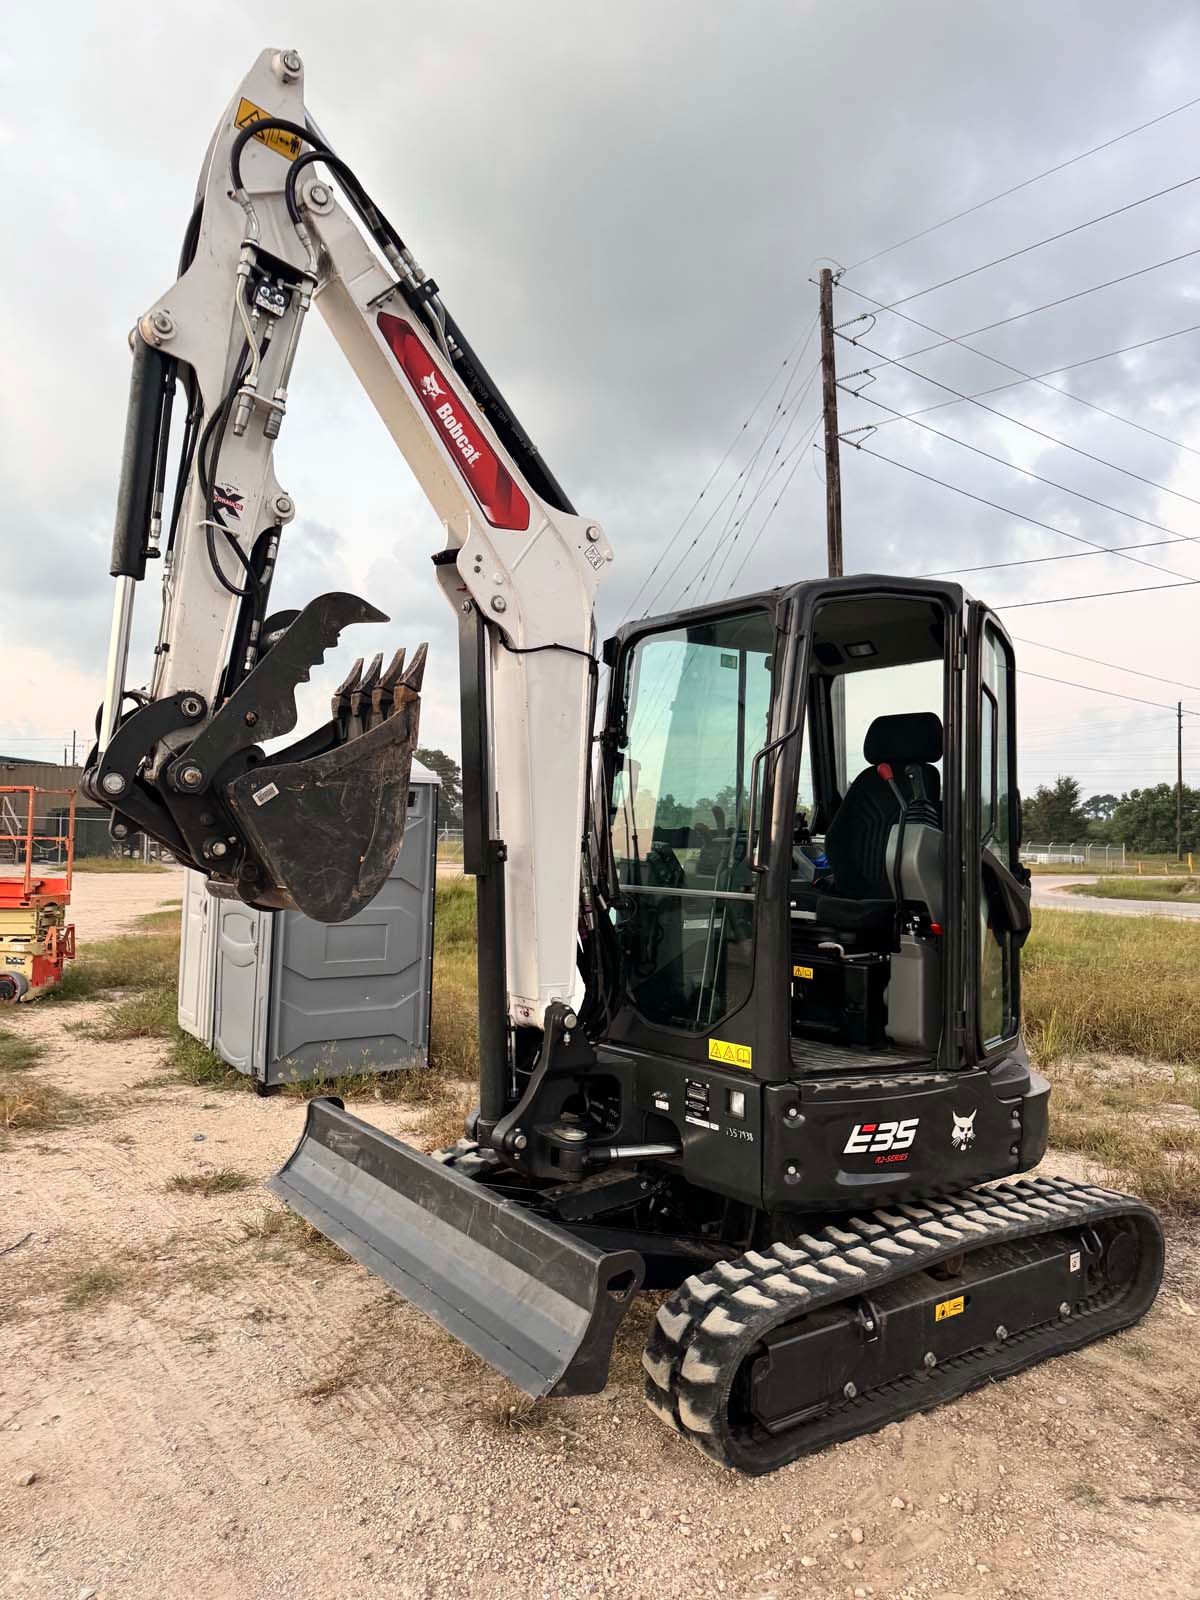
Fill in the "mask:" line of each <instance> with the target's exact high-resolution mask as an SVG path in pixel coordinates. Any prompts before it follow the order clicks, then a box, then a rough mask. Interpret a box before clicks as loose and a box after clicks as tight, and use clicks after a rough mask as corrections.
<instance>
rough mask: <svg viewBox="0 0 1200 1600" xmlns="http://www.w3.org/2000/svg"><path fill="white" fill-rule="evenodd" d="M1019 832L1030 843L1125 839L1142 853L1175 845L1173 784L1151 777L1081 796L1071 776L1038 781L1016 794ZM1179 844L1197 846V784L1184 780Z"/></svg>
mask: <svg viewBox="0 0 1200 1600" xmlns="http://www.w3.org/2000/svg"><path fill="white" fill-rule="evenodd" d="M1021 837H1022V838H1023V839H1024V840H1025V841H1026V842H1027V843H1030V844H1046V843H1049V842H1050V841H1051V840H1054V841H1056V842H1061V843H1064V844H1067V843H1085V842H1088V841H1092V842H1095V843H1096V844H1124V845H1128V846H1129V848H1130V849H1131V850H1141V851H1144V852H1145V853H1146V854H1147V855H1159V854H1168V855H1169V854H1173V853H1174V850H1175V785H1174V784H1173V783H1156V784H1154V785H1153V786H1152V787H1151V788H1148V789H1130V791H1129V792H1128V794H1122V795H1115V794H1093V795H1089V796H1088V797H1087V799H1086V800H1085V799H1084V798H1083V795H1082V791H1081V788H1080V785H1079V781H1078V780H1077V779H1076V778H1068V777H1059V778H1056V779H1055V781H1054V782H1053V783H1052V784H1041V785H1040V786H1039V787H1038V788H1037V789H1036V790H1035V791H1034V793H1033V794H1032V795H1029V796H1024V797H1022V800H1021ZM1183 848H1184V851H1185V852H1186V851H1188V850H1195V849H1197V848H1200V789H1192V788H1189V786H1188V785H1187V784H1184V786H1183Z"/></svg>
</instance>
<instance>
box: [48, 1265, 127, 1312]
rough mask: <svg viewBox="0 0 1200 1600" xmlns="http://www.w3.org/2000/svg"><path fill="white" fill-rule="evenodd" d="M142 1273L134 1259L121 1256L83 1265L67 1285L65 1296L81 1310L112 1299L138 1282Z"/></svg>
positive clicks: (64, 1291) (68, 1303)
mask: <svg viewBox="0 0 1200 1600" xmlns="http://www.w3.org/2000/svg"><path fill="white" fill-rule="evenodd" d="M138 1276H139V1274H138V1270H137V1266H136V1264H135V1263H134V1262H132V1261H127V1260H125V1259H123V1258H117V1259H115V1260H113V1261H102V1262H99V1263H98V1264H96V1265H94V1266H90V1267H85V1268H83V1270H82V1271H80V1272H77V1273H76V1274H75V1275H74V1276H73V1277H71V1278H68V1279H67V1281H66V1283H65V1284H64V1285H63V1291H62V1294H63V1299H64V1300H65V1301H66V1303H67V1305H69V1306H73V1307H74V1308H75V1309H76V1310H78V1309H79V1308H80V1307H82V1306H94V1305H96V1304H98V1303H99V1302H101V1301H105V1300H112V1299H114V1298H115V1297H116V1296H117V1295H119V1294H123V1293H124V1292H125V1291H126V1290H127V1289H130V1288H132V1287H133V1286H134V1284H135V1282H136V1281H137V1278H138Z"/></svg>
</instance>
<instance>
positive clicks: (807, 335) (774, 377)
mask: <svg viewBox="0 0 1200 1600" xmlns="http://www.w3.org/2000/svg"><path fill="white" fill-rule="evenodd" d="M817 317H818V314H817V313H814V314H813V317H812V320H811V321H810V322H809V324H808V328H807V330H806V331H805V332H804V333H803V334H801V335H800V337H799V338H798V339H797V340H796V342H795V344H793V346H792V348H791V349H790V350H789V351H788V353H787V355H785V356H784V358H783V360H782V362H781V363H780V365H779V367H778V369H777V370H776V371H775V372H773V373H772V374H771V378H770V381H769V382H768V384H767V386H766V388H765V389H764V390H763V392H762V393H761V394H760V395H759V397H758V399H757V400H756V401H755V402H754V405H753V407H752V408H751V411H750V415H749V416H748V417H747V418H746V420H745V422H743V423H742V425H741V427H740V428H739V429H738V430H737V432H736V433H735V434H734V436H733V438H732V440H731V441H730V443H729V446H728V448H727V449H726V451H725V454H724V455H723V456H722V457H721V459H720V461H718V462H717V464H716V466H715V467H714V468H713V470H712V472H711V473H710V474H709V477H708V481H707V482H706V483H705V485H704V487H703V489H701V491H700V493H699V494H698V495H697V496H696V498H695V500H693V501H692V504H691V505H690V506H689V507H688V509H687V511H686V512H685V513H684V516H683V520H682V521H681V522H680V524H679V526H678V527H677V528H676V529H675V532H674V533H673V534H672V535H671V537H670V538H669V539H668V540H667V542H666V544H665V545H664V546H663V548H662V550H661V551H660V552H659V555H658V558H657V560H656V561H655V562H654V565H653V566H652V567H651V568H650V571H649V572H648V573H647V574H646V576H645V577H644V578H643V580H642V582H641V585H640V587H639V588H638V591H637V593H636V594H635V595H634V597H633V599H632V600H631V601H630V602H629V604H628V606H627V607H626V608H625V611H624V614H623V615H622V617H621V620H620V622H618V623H617V627H618V628H619V627H620V626H621V625H622V623H624V622H625V621H626V619H627V618H628V617H629V616H630V615H631V614H632V612H633V609H634V607H635V606H636V605H637V603H638V601H639V600H640V599H641V597H642V595H643V594H644V593H645V592H646V590H647V589H648V588H649V586H650V584H651V583H652V582H653V579H654V575H655V573H656V572H657V571H658V569H659V567H660V566H661V565H662V563H663V562H664V561H665V560H666V558H667V556H668V555H669V554H670V552H671V549H672V547H673V546H674V544H675V541H676V540H677V539H678V538H679V535H680V534H681V533H682V532H683V530H684V528H685V527H686V526H687V524H688V522H689V520H690V519H691V516H692V513H693V512H694V511H695V510H696V508H697V506H698V505H699V504H700V502H701V500H703V499H704V496H705V495H706V494H707V493H708V491H709V490H710V489H711V488H712V486H713V484H714V482H715V481H716V478H717V475H718V473H719V472H720V471H721V469H722V467H723V466H724V465H725V463H726V462H727V461H728V460H729V458H730V456H731V455H732V454H733V452H734V450H735V449H736V448H737V445H738V442H739V440H740V439H741V437H742V435H743V434H744V433H745V431H746V429H747V428H748V427H749V426H750V424H751V423H752V422H753V421H754V418H755V417H756V416H757V415H758V411H759V407H760V406H761V405H762V403H763V401H764V400H765V399H766V398H767V396H768V394H770V392H771V390H772V389H773V388H774V387H775V385H776V383H777V382H778V381H779V377H780V374H781V373H782V372H784V371H785V370H786V368H787V366H788V364H789V362H791V360H792V357H793V356H796V360H797V361H802V360H803V359H804V353H805V351H806V350H807V349H808V347H809V344H810V343H811V342H812V336H813V334H814V333H815V331H816V327H817ZM797 350H799V354H798V355H797V354H796V352H797ZM793 370H794V368H793ZM789 376H790V375H789ZM784 388H785V392H786V389H787V385H786V384H785V386H784ZM743 470H744V469H743ZM739 476H740V474H739ZM735 481H736V480H735ZM721 503H722V504H723V503H724V500H722V502H721ZM718 509H720V507H719V506H718ZM706 526H707V524H706ZM693 543H694V541H693ZM661 592H662V591H661V590H659V593H661Z"/></svg>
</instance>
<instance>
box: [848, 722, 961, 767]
mask: <svg viewBox="0 0 1200 1600" xmlns="http://www.w3.org/2000/svg"><path fill="white" fill-rule="evenodd" d="M863 759H864V760H865V761H869V762H870V763H871V765H872V766H873V767H874V766H878V765H879V763H880V762H881V761H887V762H890V763H892V764H893V765H896V766H904V765H905V763H906V762H909V761H940V760H941V759H942V719H941V717H939V716H938V715H937V714H936V713H935V712H933V711H905V712H901V713H900V714H899V715H898V716H894V717H876V718H875V721H874V722H873V723H872V724H871V726H870V727H869V728H868V729H867V737H866V738H865V739H864V740H863Z"/></svg>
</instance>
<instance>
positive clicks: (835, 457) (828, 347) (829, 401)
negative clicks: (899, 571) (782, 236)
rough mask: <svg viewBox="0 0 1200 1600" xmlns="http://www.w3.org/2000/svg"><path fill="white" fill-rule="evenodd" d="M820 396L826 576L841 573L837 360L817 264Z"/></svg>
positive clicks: (828, 288)
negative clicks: (823, 428) (827, 554)
mask: <svg viewBox="0 0 1200 1600" xmlns="http://www.w3.org/2000/svg"><path fill="white" fill-rule="evenodd" d="M820 283H821V398H822V403H823V407H824V412H825V540H826V547H827V549H828V553H829V576H830V577H831V578H840V577H841V576H842V465H841V458H840V456H839V454H838V413H837V362H836V359H835V357H834V345H833V272H832V270H831V268H829V267H822V268H821V279H820Z"/></svg>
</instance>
